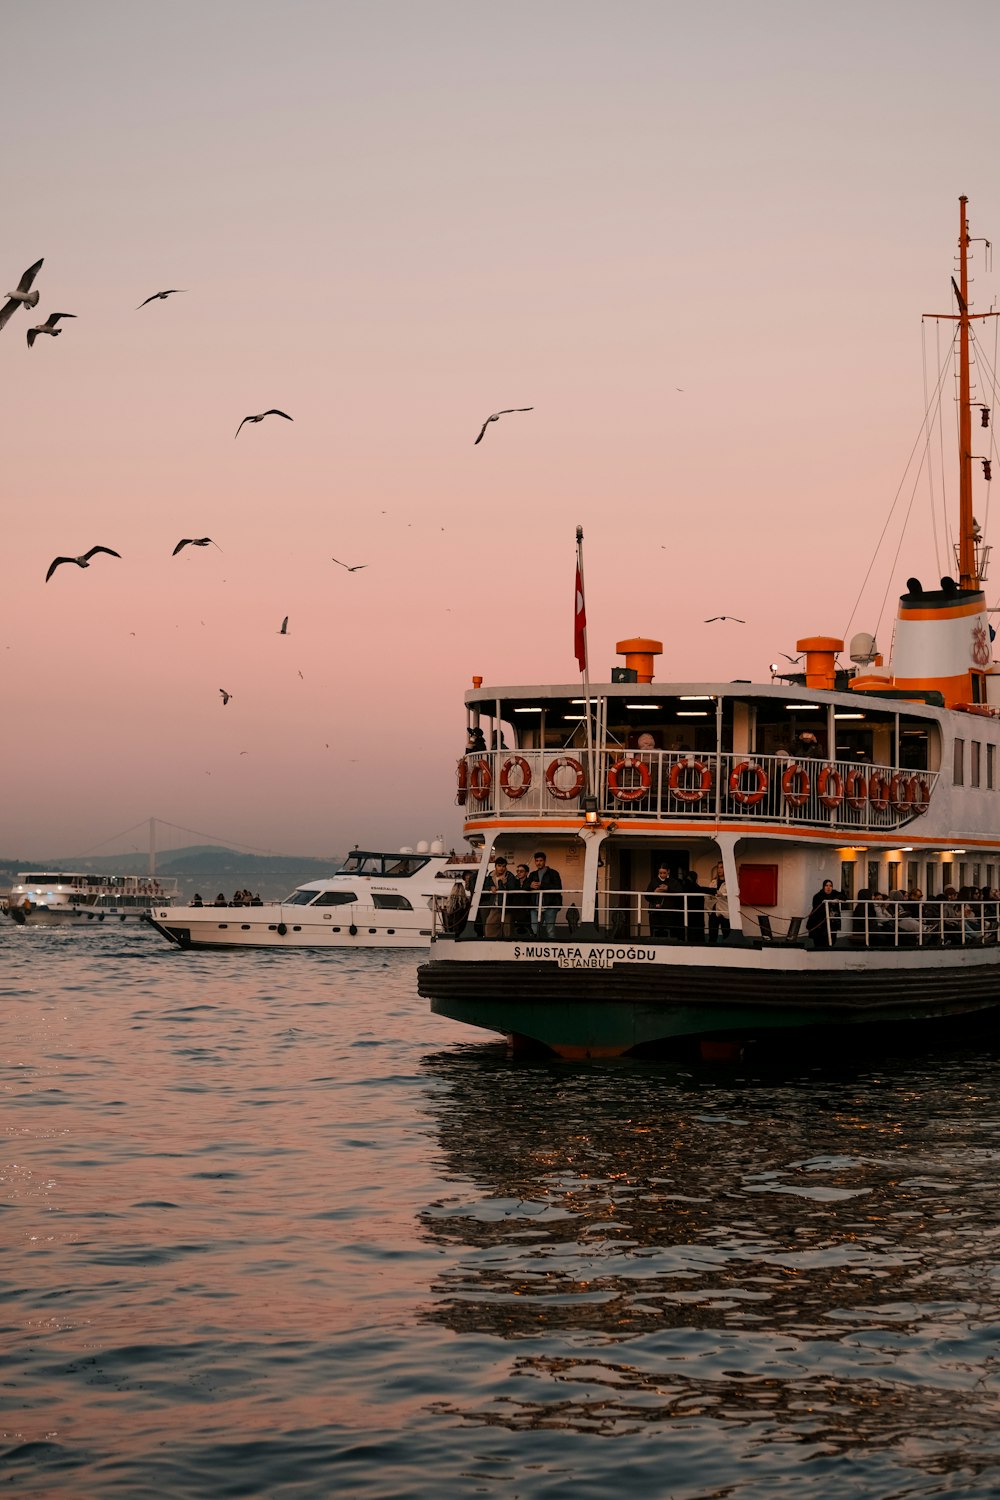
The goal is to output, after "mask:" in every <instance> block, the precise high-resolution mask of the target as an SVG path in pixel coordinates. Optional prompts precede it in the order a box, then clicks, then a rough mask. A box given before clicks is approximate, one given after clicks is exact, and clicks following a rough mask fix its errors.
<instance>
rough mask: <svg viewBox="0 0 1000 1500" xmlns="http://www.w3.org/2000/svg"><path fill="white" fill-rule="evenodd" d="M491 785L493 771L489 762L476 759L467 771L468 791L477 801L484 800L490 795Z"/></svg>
mask: <svg viewBox="0 0 1000 1500" xmlns="http://www.w3.org/2000/svg"><path fill="white" fill-rule="evenodd" d="M492 785H493V772H492V771H491V770H490V766H489V762H488V761H485V760H477V761H476V762H475V763H474V764H473V767H472V770H471V771H470V772H469V791H470V792H471V793H472V795H473V796H474V797H475V799H476V801H477V802H485V801H486V799H487V797H488V796H489V795H490V787H491V786H492Z"/></svg>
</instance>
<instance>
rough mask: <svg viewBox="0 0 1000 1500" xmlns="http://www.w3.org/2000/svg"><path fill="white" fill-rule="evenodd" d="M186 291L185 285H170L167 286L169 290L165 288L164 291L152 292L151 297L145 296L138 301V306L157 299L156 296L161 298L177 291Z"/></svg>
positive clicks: (170, 295)
mask: <svg viewBox="0 0 1000 1500" xmlns="http://www.w3.org/2000/svg"><path fill="white" fill-rule="evenodd" d="M186 291H187V287H185V286H172V287H170V288H169V290H167V291H165V292H154V293H153V295H152V296H151V297H147V298H146V301H145V302H140V303H139V307H145V306H146V302H155V301H156V299H157V297H160V298H163V297H173V296H174V295H175V294H176V293H177V292H186ZM139 307H137V308H136V312H138V311H139Z"/></svg>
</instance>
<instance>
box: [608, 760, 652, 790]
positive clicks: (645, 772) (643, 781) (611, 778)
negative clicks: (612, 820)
mask: <svg viewBox="0 0 1000 1500" xmlns="http://www.w3.org/2000/svg"><path fill="white" fill-rule="evenodd" d="M623 771H637V772H638V774H639V785H638V786H629V787H624V786H621V785H620V784H619V780H618V778H619V777H620V776H621V774H622V772H623ZM608 791H609V792H610V793H611V795H612V797H617V798H618V800H619V802H634V801H635V800H636V798H637V797H642V796H644V795H645V793H646V792H648V791H649V767H648V766H647V765H646V762H645V761H644V760H637V759H636V757H635V756H634V755H623V756H622V758H621V760H616V761H615V763H614V765H613V766H611V767H610V769H609V770H608Z"/></svg>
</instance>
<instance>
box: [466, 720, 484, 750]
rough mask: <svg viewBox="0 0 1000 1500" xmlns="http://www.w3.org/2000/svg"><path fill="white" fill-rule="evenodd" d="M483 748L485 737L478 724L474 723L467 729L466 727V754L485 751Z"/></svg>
mask: <svg viewBox="0 0 1000 1500" xmlns="http://www.w3.org/2000/svg"><path fill="white" fill-rule="evenodd" d="M485 750H486V739H485V737H484V735H483V731H482V730H481V729H480V727H479V725H478V724H476V725H475V726H474V727H470V728H469V729H467V730H466V733H465V753H466V755H478V754H479V752H480V751H483V752H484V753H485Z"/></svg>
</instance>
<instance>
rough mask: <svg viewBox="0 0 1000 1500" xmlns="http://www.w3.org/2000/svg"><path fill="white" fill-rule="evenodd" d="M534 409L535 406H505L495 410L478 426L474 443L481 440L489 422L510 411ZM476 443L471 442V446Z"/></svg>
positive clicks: (496, 420) (497, 419)
mask: <svg viewBox="0 0 1000 1500" xmlns="http://www.w3.org/2000/svg"><path fill="white" fill-rule="evenodd" d="M534 409H535V408H534V407H533V406H505V407H504V408H503V409H502V410H501V411H495V412H494V413H493V415H492V417H487V418H486V421H485V422H484V423H483V425H482V427H480V429H479V436H478V437H477V438H476V443H481V442H482V440H483V434H484V433H485V431H486V429H487V427H488V426H489V425H490V423H491V422H499V420H500V418H501V417H505V416H507V414H508V413H509V412H512V411H534ZM476 443H473V445H472V446H473V447H475V446H476Z"/></svg>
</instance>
